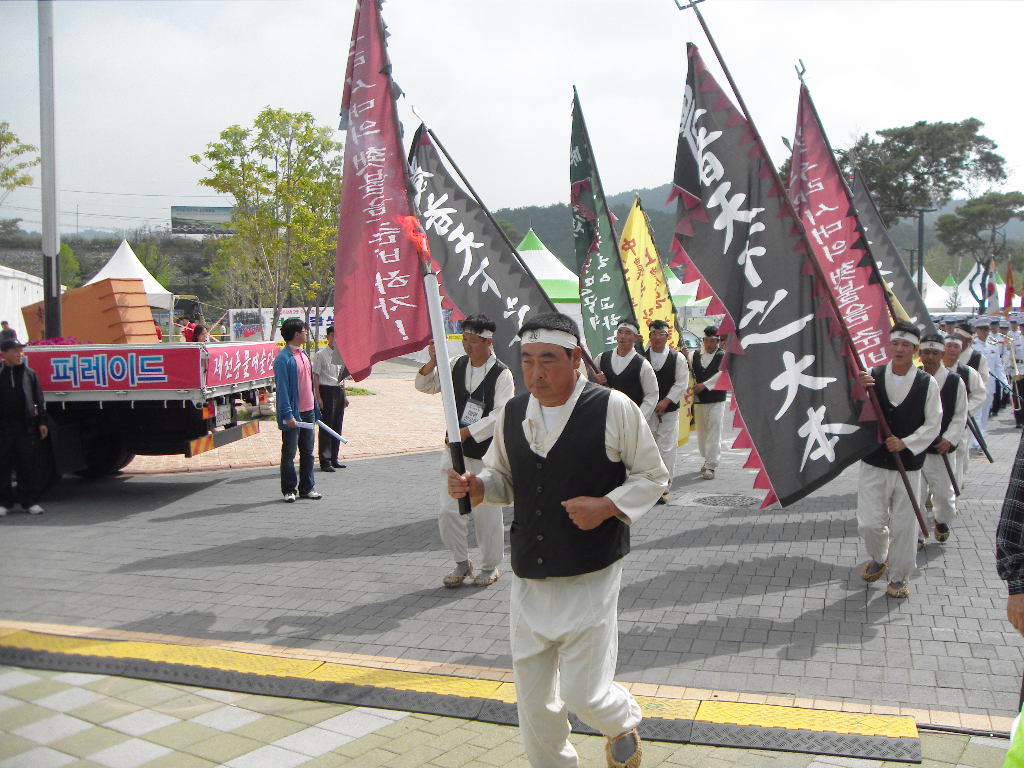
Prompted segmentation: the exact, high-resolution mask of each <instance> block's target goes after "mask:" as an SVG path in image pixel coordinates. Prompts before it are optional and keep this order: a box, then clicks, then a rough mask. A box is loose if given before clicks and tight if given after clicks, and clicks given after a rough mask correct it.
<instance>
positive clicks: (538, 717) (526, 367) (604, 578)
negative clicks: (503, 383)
mask: <svg viewBox="0 0 1024 768" xmlns="http://www.w3.org/2000/svg"><path fill="white" fill-rule="evenodd" d="M519 336H520V338H521V340H522V346H521V349H522V366H523V378H524V381H525V382H526V387H527V389H528V390H529V393H528V394H526V393H524V394H521V395H518V396H517V397H514V398H512V399H511V400H510V401H509V402H508V404H507V405H506V406H505V409H504V414H503V416H502V417H501V418H500V419H498V421H497V423H496V424H495V430H494V442H492V443H491V447H490V449H489V450H488V452H487V455H486V456H485V457H484V469H483V471H482V472H481V473H480V474H479V475H475V474H473V473H472V472H467V473H466V474H464V475H459V474H457V473H456V472H454V471H450V472H449V473H448V489H449V492H450V493H451V494H452V496H453V497H455V498H463V497H465V496H467V495H468V496H469V497H470V499H471V500H472V502H473V504H479V503H481V502H484V501H486V502H487V503H489V504H510V503H514V504H515V520H514V522H513V523H512V532H511V535H510V543H511V548H512V554H511V560H512V571H513V573H514V574H515V576H514V578H513V580H512V595H511V622H510V624H511V648H512V667H513V671H514V673H515V684H516V699H517V707H518V711H519V728H520V734H521V736H522V739H523V744H524V746H525V749H526V757H527V759H528V760H529V761H530V765H532V766H535V768H577V766H578V765H579V759H578V756H577V754H576V750H575V749H574V748H573V746H572V744H571V743H570V742H569V739H568V736H569V721H568V718H567V715H568V712H570V711H571V712H574V713H575V714H576V715H577V716H578V717H579V718H580V720H582V721H583V722H584V723H586V724H587V725H589V726H590V727H591V728H593V729H595V730H597V731H598V732H600V733H603V734H604V735H605V736H606V737H607V738H608V744H607V745H606V748H605V754H606V757H607V760H608V765H609V766H611V768H636V766H639V765H640V760H641V756H642V749H641V744H640V737H639V736H638V735H637V730H636V729H637V726H638V725H639V724H640V720H641V713H640V707H639V705H638V704H637V702H636V700H635V699H634V698H633V696H632V695H631V694H630V693H629V692H628V691H627V690H626V689H625V688H623V687H621V686H620V685H618V684H616V683H615V682H614V676H615V663H616V656H617V652H618V614H617V607H618V596H619V589H620V585H621V581H622V558H623V557H624V556H625V555H626V554H627V553H628V552H629V531H630V526H631V525H632V524H633V523H635V522H636V521H637V520H638V519H639V518H640V517H641V516H642V515H643V514H644V513H646V512H647V510H649V509H650V508H651V506H652V505H653V504H654V502H655V501H656V500H657V499H658V496H659V495H660V494H661V491H662V488H664V486H665V482H666V481H667V480H668V473H667V472H666V471H665V466H664V464H662V461H661V457H660V455H659V453H658V447H657V445H655V443H654V438H653V437H652V436H651V432H650V430H649V429H647V428H646V427H645V426H644V423H643V421H644V419H643V416H642V414H641V413H640V409H639V408H637V407H636V405H635V404H633V403H632V402H631V401H630V400H629V398H628V397H625V396H624V395H623V394H622V393H621V392H615V391H613V390H609V389H605V388H603V387H600V386H597V385H595V384H592V383H590V382H588V381H587V380H586V379H585V378H584V377H581V376H579V375H578V373H577V366H578V365H579V363H580V358H581V355H582V350H581V349H580V346H579V331H578V330H577V328H576V323H575V322H574V321H573V320H572V319H571V318H569V317H567V316H565V315H561V314H557V313H553V314H548V315H539V316H537V317H534V318H532V319H530V320H527V321H526V323H524V324H523V326H522V328H521V329H520V331H519Z"/></svg>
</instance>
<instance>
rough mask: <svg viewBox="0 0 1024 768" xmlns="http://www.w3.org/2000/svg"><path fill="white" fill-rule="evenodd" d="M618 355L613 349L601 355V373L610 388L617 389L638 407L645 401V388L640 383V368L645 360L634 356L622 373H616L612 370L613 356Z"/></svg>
mask: <svg viewBox="0 0 1024 768" xmlns="http://www.w3.org/2000/svg"><path fill="white" fill-rule="evenodd" d="M614 354H616V353H615V350H614V349H613V350H612V351H611V352H605V353H604V354H602V355H601V373H603V374H604V375H605V378H607V379H608V386H609V387H611V388H612V389H617V390H619V392H621V393H622V394H624V395H625V396H626V397H628V398H629V399H630V400H632V401H633V402H634V403H636V404H637V405H640V403H642V402H643V401H644V388H643V385H642V384H641V383H640V368H641V367H642V366H643V364H644V359H643V357H642V356H640V355H634V356H633V359H632V360H630V361H629V365H627V366H626V367H625V368H623V370H622V373H615V371H613V370H612V355H614Z"/></svg>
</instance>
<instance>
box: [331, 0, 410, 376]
mask: <svg viewBox="0 0 1024 768" xmlns="http://www.w3.org/2000/svg"><path fill="white" fill-rule="evenodd" d="M390 71H391V67H390V64H389V63H388V58H387V51H386V49H385V46H384V24H383V21H382V20H381V17H380V8H379V0H359V2H358V5H357V6H356V14H355V23H354V25H353V28H352V43H351V46H350V48H349V54H348V70H347V72H346V73H345V91H344V95H343V98H342V103H341V117H342V121H341V128H343V129H347V131H348V133H347V138H346V141H345V160H344V176H343V178H344V183H343V184H342V187H341V203H340V205H339V217H338V255H337V262H336V271H335V299H334V301H335V308H334V317H335V325H336V327H337V329H338V334H337V338H338V344H339V346H340V347H341V353H342V355H343V356H344V358H345V362H346V363H347V364H348V368H349V371H351V373H352V376H353V378H355V379H356V380H357V381H358V380H360V379H363V378H365V377H366V376H368V375H369V374H370V371H371V369H372V366H373V364H374V363H375V362H377V361H379V360H388V359H390V358H392V357H396V356H397V355H403V354H406V353H408V352H414V351H416V350H418V349H422V348H423V347H424V346H426V344H427V342H428V341H429V340H430V318H429V316H428V315H427V305H426V294H425V293H424V287H423V267H422V265H421V262H420V259H419V256H418V254H417V251H416V247H415V245H414V243H413V242H412V241H411V239H410V238H409V237H407V236H406V235H404V234H403V232H402V228H401V225H400V221H402V220H403V219H404V218H405V217H407V216H410V215H413V209H412V203H411V201H410V199H409V186H408V177H407V166H406V163H405V152H404V151H403V149H402V142H401V137H400V130H399V125H398V118H397V116H396V113H395V105H394V93H395V87H394V84H393V82H392V80H391V77H390V74H389V73H390Z"/></svg>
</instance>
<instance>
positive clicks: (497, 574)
mask: <svg viewBox="0 0 1024 768" xmlns="http://www.w3.org/2000/svg"><path fill="white" fill-rule="evenodd" d="M500 578H501V571H499V570H498V569H497V568H492V569H490V570H486V569H484V570H481V571H479V572H478V573H477V575H476V578H474V579H473V586H474V587H489V586H491V584H493V583H494V582H496V581H497V580H498V579H500Z"/></svg>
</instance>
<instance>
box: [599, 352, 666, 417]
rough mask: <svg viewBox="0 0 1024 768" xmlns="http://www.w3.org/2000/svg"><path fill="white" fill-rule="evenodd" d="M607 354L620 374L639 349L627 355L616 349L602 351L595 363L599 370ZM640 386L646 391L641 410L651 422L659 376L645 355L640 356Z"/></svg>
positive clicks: (616, 371)
mask: <svg viewBox="0 0 1024 768" xmlns="http://www.w3.org/2000/svg"><path fill="white" fill-rule="evenodd" d="M605 355H607V356H608V359H609V360H611V363H612V371H614V373H615V375H616V376H618V375H619V374H620V373H622V372H623V371H624V370H626V366H628V365H629V364H630V363H631V362H633V358H634V357H635V356H636V355H637V351H636V350H635V349H630V350H629V352H628V353H627V354H626V356H625V357H623V356H621V355H620V354H619V352H618V350H616V349H610V350H608V351H607V352H602V353H601V354H600V355H598V356H597V359H595V360H594V365H595V366H596V367H597V370H599V371H600V370H601V358H602V357H603V356H605ZM640 386H641V388H642V389H643V391H644V399H643V400H642V401H641V402H640V412H641V413H642V414H643V415H644V418H645V419H646V420H647V422H648V423H650V421H651V415H652V414H653V413H654V406H656V405H657V404H658V377H657V376H655V375H654V369H653V368H652V367H651V364H650V363H649V362H647V358H645V357H643V356H641V357H640Z"/></svg>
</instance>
